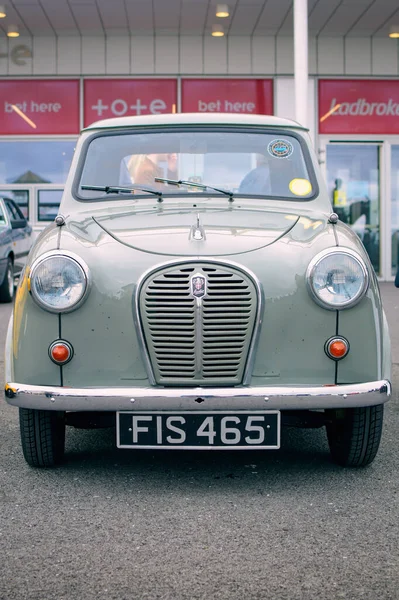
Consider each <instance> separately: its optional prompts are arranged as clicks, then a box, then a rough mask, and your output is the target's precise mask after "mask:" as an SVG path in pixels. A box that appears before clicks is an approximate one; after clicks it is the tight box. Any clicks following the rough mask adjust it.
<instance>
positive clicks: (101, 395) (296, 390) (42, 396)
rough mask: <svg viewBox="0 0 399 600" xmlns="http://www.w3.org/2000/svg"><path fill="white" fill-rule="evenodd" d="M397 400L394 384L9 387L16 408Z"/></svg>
mask: <svg viewBox="0 0 399 600" xmlns="http://www.w3.org/2000/svg"><path fill="white" fill-rule="evenodd" d="M390 395H391V383H390V382H389V381H388V380H381V381H370V382H367V383H356V384H348V385H336V386H335V385H332V386H330V385H329V386H315V387H311V386H292V387H289V386H287V387H284V386H281V387H268V386H260V387H231V388H204V387H202V388H201V387H200V388H161V387H138V388H137V387H136V388H134V387H132V388H122V387H121V388H118V387H114V388H102V387H100V388H93V387H90V388H68V387H56V386H40V385H25V384H20V383H12V382H10V383H8V384H6V387H5V399H6V401H7V402H8V403H9V404H11V405H13V406H21V407H24V408H35V409H42V410H61V411H64V410H69V411H83V410H84V411H86V410H92V411H98V410H105V411H107V410H108V411H115V412H116V411H123V410H128V411H136V410H144V411H145V410H164V411H176V412H180V411H182V410H203V411H204V412H206V411H209V410H220V411H223V410H226V409H228V410H232V411H233V410H236V411H242V410H265V409H266V410H269V409H276V410H300V409H305V410H306V409H327V408H349V407H363V406H374V405H376V404H383V403H384V402H386V401H387V400H388V399H389V397H390Z"/></svg>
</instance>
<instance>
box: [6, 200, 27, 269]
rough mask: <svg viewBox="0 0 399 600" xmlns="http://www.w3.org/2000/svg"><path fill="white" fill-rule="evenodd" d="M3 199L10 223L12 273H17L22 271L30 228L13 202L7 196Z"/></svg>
mask: <svg viewBox="0 0 399 600" xmlns="http://www.w3.org/2000/svg"><path fill="white" fill-rule="evenodd" d="M3 200H4V206H5V209H6V212H7V215H8V218H9V220H10V224H11V238H12V249H13V253H14V273H15V275H18V273H20V272H21V271H22V268H23V266H24V264H25V262H26V257H27V256H28V253H29V247H30V237H31V233H32V229H31V227H30V225H29V224H28V222H27V220H26V219H25V217H24V216H23V214H22V212H21V210H20V209H19V208H18V206H17V205H16V204H15V202H13V201H12V200H10V199H9V198H4V199H3Z"/></svg>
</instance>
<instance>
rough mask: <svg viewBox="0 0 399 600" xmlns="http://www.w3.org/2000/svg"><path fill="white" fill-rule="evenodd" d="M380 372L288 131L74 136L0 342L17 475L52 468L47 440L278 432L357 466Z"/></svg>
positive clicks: (358, 285)
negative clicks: (314, 431) (313, 438)
mask: <svg viewBox="0 0 399 600" xmlns="http://www.w3.org/2000/svg"><path fill="white" fill-rule="evenodd" d="M390 369H391V357H390V340H389V333H388V327H387V321H386V318H385V315H384V311H383V308H382V305H381V299H380V294H379V289H378V284H377V280H376V276H375V273H374V271H373V268H372V266H371V264H370V261H369V259H368V256H367V253H366V252H365V250H364V247H363V245H362V243H361V241H360V240H359V238H358V237H357V235H356V234H355V233H354V232H353V231H352V230H351V229H350V228H349V227H348V226H346V225H344V224H342V223H341V222H340V221H339V219H338V217H337V215H335V214H334V213H333V212H332V207H331V204H330V200H329V198H328V195H327V193H326V189H325V185H324V183H323V180H322V177H321V175H320V173H319V167H318V164H317V160H316V158H315V155H314V153H313V150H312V146H311V142H310V138H309V136H308V133H307V131H306V129H304V128H303V127H301V126H300V125H299V124H298V123H295V122H292V121H288V120H285V119H280V118H277V117H265V116H242V115H232V114H225V115H223V114H180V115H176V114H175V115H156V116H148V117H147V116H142V117H128V118H117V119H111V120H104V121H100V122H97V123H95V124H93V125H91V126H90V127H88V128H87V129H85V130H84V131H83V132H82V134H81V137H80V139H79V141H78V144H77V148H76V151H75V155H74V158H73V162H72V166H71V170H70V174H69V177H68V180H67V183H66V187H65V192H64V195H63V199H62V202H61V207H60V214H59V215H58V216H57V218H56V219H55V222H54V224H51V225H50V226H49V227H48V228H46V229H45V230H44V231H43V233H42V234H41V235H40V236H39V238H38V239H37V241H36V243H35V245H34V248H33V250H32V252H31V254H30V256H29V260H28V264H27V266H26V268H25V270H24V273H23V276H22V278H21V281H20V283H19V287H18V290H17V294H16V300H15V307H14V313H13V316H12V318H11V321H10V325H9V330H8V335H7V346H6V386H5V398H6V400H7V402H8V403H9V404H11V405H13V406H17V407H19V414H20V430H21V440H22V449H23V453H24V456H25V459H26V461H27V462H28V463H29V465H32V466H36V467H49V466H53V465H55V464H56V463H58V462H60V461H61V460H62V458H63V455H64V441H65V429H66V425H72V426H80V427H95V426H107V425H109V426H115V435H116V443H117V446H118V447H119V448H130V449H137V448H151V449H171V450H172V449H173V450H188V449H206V450H232V449H237V450H267V449H277V448H279V447H280V434H281V429H282V427H283V426H285V425H289V426H305V427H325V428H326V431H327V437H328V443H329V447H330V450H331V455H332V457H333V460H335V461H336V462H337V463H339V464H341V465H344V466H353V467H361V466H365V465H367V464H369V463H371V462H372V461H373V459H374V458H375V456H376V453H377V450H378V446H379V443H380V437H381V431H382V422H383V406H384V403H385V402H386V401H387V400H388V398H389V396H390V394H391V384H390V378H391V375H390Z"/></svg>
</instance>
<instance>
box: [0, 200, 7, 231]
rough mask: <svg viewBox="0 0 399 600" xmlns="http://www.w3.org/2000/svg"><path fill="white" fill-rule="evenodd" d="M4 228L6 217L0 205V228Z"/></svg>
mask: <svg viewBox="0 0 399 600" xmlns="http://www.w3.org/2000/svg"><path fill="white" fill-rule="evenodd" d="M5 226H6V215H5V213H4V210H3V206H2V205H1V203H0V228H1V227H5Z"/></svg>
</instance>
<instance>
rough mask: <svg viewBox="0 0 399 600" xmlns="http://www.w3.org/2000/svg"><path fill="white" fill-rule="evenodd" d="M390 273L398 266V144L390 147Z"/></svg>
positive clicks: (393, 272)
mask: <svg viewBox="0 0 399 600" xmlns="http://www.w3.org/2000/svg"><path fill="white" fill-rule="evenodd" d="M391 199H392V203H391V236H392V275H396V272H397V270H398V268H399V146H392V147H391Z"/></svg>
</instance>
